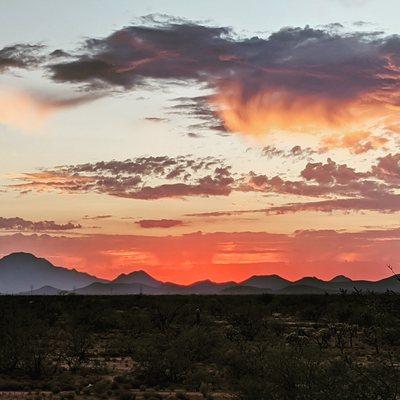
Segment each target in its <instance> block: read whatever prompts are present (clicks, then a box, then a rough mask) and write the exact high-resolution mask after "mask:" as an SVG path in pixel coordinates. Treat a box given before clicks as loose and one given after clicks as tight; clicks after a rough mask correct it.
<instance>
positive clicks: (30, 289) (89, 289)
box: [0, 252, 400, 295]
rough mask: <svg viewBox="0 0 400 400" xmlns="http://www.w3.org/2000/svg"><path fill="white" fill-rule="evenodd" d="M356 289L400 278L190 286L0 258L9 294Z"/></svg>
mask: <svg viewBox="0 0 400 400" xmlns="http://www.w3.org/2000/svg"><path fill="white" fill-rule="evenodd" d="M355 289H356V290H361V291H364V292H376V293H382V292H385V291H387V290H391V291H395V292H400V282H399V281H398V278H397V277H395V276H389V277H387V278H384V279H381V280H379V281H366V280H356V281H353V280H351V279H350V278H348V277H346V276H344V275H338V276H336V277H334V278H333V279H331V280H329V281H324V280H322V279H319V278H317V277H315V276H306V277H304V278H301V279H299V280H297V281H295V282H292V281H289V280H287V279H284V278H282V277H280V276H279V275H276V274H273V275H253V276H251V277H250V278H248V279H246V280H244V281H243V282H239V283H238V282H233V281H228V282H213V281H212V280H210V279H205V280H201V281H198V282H194V283H192V284H190V285H179V284H176V283H173V282H162V281H159V280H157V279H155V278H153V277H152V276H151V275H150V274H148V273H147V272H146V271H144V270H137V271H133V272H131V273H124V274H121V275H119V276H118V277H117V278H116V279H115V280H113V281H111V282H110V281H107V280H104V279H99V278H97V277H95V276H92V275H89V274H87V273H83V272H78V271H77V270H76V269H67V268H63V267H56V266H54V265H53V264H52V263H50V262H49V261H47V260H46V259H44V258H39V257H36V256H35V255H33V254H30V253H25V252H18V253H12V254H9V255H7V256H5V257H3V258H2V259H0V293H6V294H7V293H21V294H40V295H46V294H48V295H51V294H59V293H61V294H64V293H66V292H74V293H76V294H87V295H96V294H98V295H117V294H119V295H126V294H199V295H201V294H204V295H207V294H243V295H248V294H262V293H272V294H323V293H340V292H341V291H343V290H345V291H347V292H348V293H351V292H353V291H354V290H355Z"/></svg>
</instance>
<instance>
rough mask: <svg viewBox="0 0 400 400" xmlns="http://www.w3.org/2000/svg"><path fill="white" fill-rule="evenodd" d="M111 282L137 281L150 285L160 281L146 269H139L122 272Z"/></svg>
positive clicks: (153, 285)
mask: <svg viewBox="0 0 400 400" xmlns="http://www.w3.org/2000/svg"><path fill="white" fill-rule="evenodd" d="M113 283H138V284H141V285H147V286H152V287H157V286H160V285H161V283H162V282H160V281H158V280H157V279H155V278H153V277H152V276H151V275H150V274H148V273H147V272H146V271H144V270H142V269H140V270H137V271H133V272H130V273H127V274H125V273H123V274H121V275H119V276H118V277H117V278H116V279H114V280H113Z"/></svg>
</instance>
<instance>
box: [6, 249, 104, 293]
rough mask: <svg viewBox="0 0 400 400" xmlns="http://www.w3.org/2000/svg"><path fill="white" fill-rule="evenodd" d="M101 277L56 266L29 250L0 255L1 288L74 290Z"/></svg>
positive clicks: (26, 290) (22, 290)
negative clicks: (27, 251)
mask: <svg viewBox="0 0 400 400" xmlns="http://www.w3.org/2000/svg"><path fill="white" fill-rule="evenodd" d="M96 281H104V280H102V279H99V278H96V277H95V276H92V275H89V274H86V273H83V272H78V271H76V270H75V269H67V268H62V267H56V266H54V265H53V264H51V263H50V262H49V261H47V260H45V259H44V258H38V257H35V256H34V255H33V254H29V253H12V254H9V255H8V256H5V257H3V258H2V259H0V292H1V293H20V292H30V291H31V289H38V288H41V287H43V286H52V287H55V288H58V289H60V290H73V289H74V287H75V288H79V287H83V286H87V285H89V284H91V283H92V282H96Z"/></svg>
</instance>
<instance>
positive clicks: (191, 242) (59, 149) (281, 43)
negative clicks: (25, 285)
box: [0, 0, 400, 284]
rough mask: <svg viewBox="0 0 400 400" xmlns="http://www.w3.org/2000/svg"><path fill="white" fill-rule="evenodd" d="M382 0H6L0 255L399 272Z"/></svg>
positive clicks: (393, 85) (236, 276) (399, 201)
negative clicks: (391, 267) (199, 0)
mask: <svg viewBox="0 0 400 400" xmlns="http://www.w3.org/2000/svg"><path fill="white" fill-rule="evenodd" d="M399 11H400V5H399V4H398V2H397V1H394V0H380V1H377V0H304V1H301V2H299V1H294V0H282V1H279V2H277V1H265V0H264V1H260V0H258V1H256V0H248V1H246V2H240V1H237V2H232V1H225V0H218V1H215V0H214V1H208V0H204V1H202V2H188V1H178V0H175V1H168V2H165V1H155V0H153V1H150V0H143V1H140V2H136V1H132V0H131V1H128V0H114V1H111V0H107V1H106V0H96V1H94V0H87V1H85V2H81V1H77V0H70V1H69V2H64V1H59V0H37V1H35V2H26V1H23V0H14V1H12V2H10V1H7V0H0V26H1V35H0V155H1V157H0V256H4V255H6V254H9V253H11V252H15V251H26V252H31V253H33V254H35V255H37V256H40V257H45V258H47V259H48V260H50V261H51V262H53V263H54V264H55V265H59V266H65V267H67V268H76V269H77V270H80V271H85V272H89V273H91V274H95V275H97V276H99V277H103V278H108V279H113V278H115V277H117V276H118V275H119V274H121V273H127V272H131V271H134V270H138V269H144V270H146V271H147V272H149V273H150V274H152V275H153V276H155V277H156V278H158V279H161V280H164V281H173V282H177V283H185V284H186V283H191V282H194V281H198V280H203V279H212V280H215V281H218V282H223V281H230V280H235V281H241V280H244V279H246V278H247V277H249V276H251V275H254V274H257V275H262V274H263V275H266V274H279V275H281V276H283V277H285V278H288V279H298V278H301V277H303V276H317V277H320V278H323V279H330V278H332V277H334V276H336V275H341V274H342V275H346V276H348V277H350V278H353V279H379V278H382V277H384V276H387V275H390V271H389V270H388V268H387V265H388V264H391V265H392V266H393V268H394V269H395V270H396V269H397V270H399V269H400V266H399V265H398V264H399V256H400V246H399V244H400V243H399V242H400V228H399V212H400V197H399V196H400V191H399V189H400V169H399V163H400V150H399V143H400V141H399V139H400V138H399V134H400V121H399V111H400V36H398V34H399V33H400V32H399V30H398V18H397V15H398V12H399Z"/></svg>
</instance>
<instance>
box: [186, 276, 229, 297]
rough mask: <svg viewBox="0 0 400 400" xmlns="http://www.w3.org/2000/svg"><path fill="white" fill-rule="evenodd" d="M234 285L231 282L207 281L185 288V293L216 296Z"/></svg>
mask: <svg viewBox="0 0 400 400" xmlns="http://www.w3.org/2000/svg"><path fill="white" fill-rule="evenodd" d="M235 284H236V282H232V281H231V282H223V283H216V282H213V281H210V280H209V279H207V280H204V281H199V282H195V283H192V284H191V285H188V286H186V288H185V292H186V293H188V294H218V293H219V292H220V291H221V290H223V289H225V288H227V287H229V286H232V285H235Z"/></svg>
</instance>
